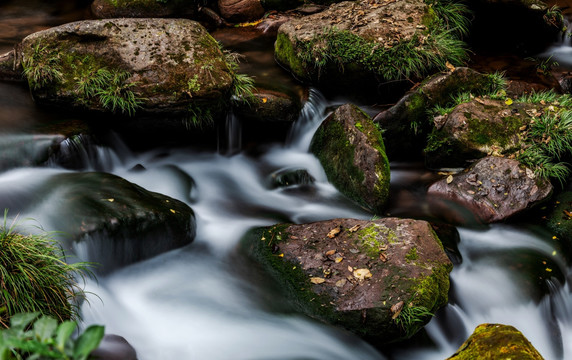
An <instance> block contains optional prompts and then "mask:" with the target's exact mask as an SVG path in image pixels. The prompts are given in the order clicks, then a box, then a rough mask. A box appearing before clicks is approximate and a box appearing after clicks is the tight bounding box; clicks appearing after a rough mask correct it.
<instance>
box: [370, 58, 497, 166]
mask: <svg viewBox="0 0 572 360" xmlns="http://www.w3.org/2000/svg"><path fill="white" fill-rule="evenodd" d="M493 86H494V84H493V83H492V79H491V76H490V75H488V74H481V73H479V72H477V71H474V70H472V69H469V68H466V67H457V68H455V69H454V70H453V71H451V72H447V73H441V74H436V75H434V76H431V77H429V78H428V79H426V80H425V81H424V82H423V83H422V84H421V85H420V86H419V87H418V88H416V89H415V90H412V91H410V92H409V93H407V94H406V95H405V96H404V97H403V98H401V100H399V101H398V102H397V104H395V105H394V106H392V107H391V108H389V109H387V110H385V111H383V112H381V113H379V114H377V115H376V116H375V117H374V119H373V121H374V122H376V123H379V125H380V126H381V128H382V129H384V140H385V141H386V147H387V152H388V155H389V156H390V157H391V158H392V159H394V158H406V157H407V156H410V155H413V154H415V153H419V152H420V150H421V149H422V148H423V146H424V144H425V136H426V135H427V133H428V132H429V131H430V130H431V128H432V126H431V125H430V124H431V121H430V119H429V118H428V115H427V109H431V108H432V107H434V106H436V105H441V106H445V105H446V104H447V103H449V102H450V101H451V99H452V97H453V96H455V95H457V94H459V93H462V92H474V93H477V94H478V93H480V92H482V91H487V89H490V88H492V87H493ZM403 149H408V151H403Z"/></svg>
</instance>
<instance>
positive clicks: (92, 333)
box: [73, 325, 104, 360]
mask: <svg viewBox="0 0 572 360" xmlns="http://www.w3.org/2000/svg"><path fill="white" fill-rule="evenodd" d="M103 334H104V327H103V326H100V325H91V326H90V327H88V328H87V329H86V330H85V332H84V333H83V334H81V336H80V337H79V338H78V339H77V341H76V343H75V347H74V351H73V356H74V358H75V359H77V360H86V359H87V357H88V356H89V354H90V353H91V352H92V351H93V350H95V349H96V348H97V346H98V345H99V343H100V342H101V339H102V338H103Z"/></svg>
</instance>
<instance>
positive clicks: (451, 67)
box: [445, 61, 455, 71]
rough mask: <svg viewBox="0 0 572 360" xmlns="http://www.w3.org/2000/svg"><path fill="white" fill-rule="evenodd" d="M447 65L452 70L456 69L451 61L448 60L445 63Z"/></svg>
mask: <svg viewBox="0 0 572 360" xmlns="http://www.w3.org/2000/svg"><path fill="white" fill-rule="evenodd" d="M445 66H446V67H447V69H449V70H450V71H453V70H455V67H454V66H453V65H452V64H451V63H450V62H448V61H447V62H446V63H445Z"/></svg>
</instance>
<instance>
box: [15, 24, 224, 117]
mask: <svg viewBox="0 0 572 360" xmlns="http://www.w3.org/2000/svg"><path fill="white" fill-rule="evenodd" d="M21 51H22V64H23V67H24V74H25V75H26V77H27V79H28V82H29V84H30V88H31V91H32V94H33V96H34V98H35V99H36V101H38V102H40V103H48V104H55V105H62V106H67V107H77V108H81V109H90V110H99V111H108V112H114V113H122V114H128V115H132V114H133V113H135V112H140V111H142V112H152V113H161V112H166V113H181V114H183V115H184V116H185V117H186V118H187V119H188V121H189V122H191V123H201V122H206V121H208V120H210V119H212V118H213V117H214V116H215V114H216V113H217V112H220V110H222V109H221V108H222V107H223V105H225V104H226V102H227V100H228V99H229V98H230V92H231V87H232V84H233V75H234V73H233V71H232V69H231V68H232V66H230V65H229V63H228V61H227V59H226V58H225V56H224V54H223V52H222V51H221V49H220V47H219V44H218V43H217V42H216V40H214V39H213V38H212V37H211V36H210V35H209V34H208V32H207V31H206V29H205V28H204V27H203V26H202V25H200V24H199V23H197V22H194V21H191V20H185V19H108V20H87V21H79V22H74V23H69V24H65V25H61V26H58V27H55V28H51V29H48V30H44V31H40V32H37V33H34V34H32V35H29V36H28V37H26V38H25V39H24V40H23V41H22V46H21Z"/></svg>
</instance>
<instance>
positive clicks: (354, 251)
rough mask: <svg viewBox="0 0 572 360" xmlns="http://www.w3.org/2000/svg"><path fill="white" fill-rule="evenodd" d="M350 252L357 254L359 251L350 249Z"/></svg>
mask: <svg viewBox="0 0 572 360" xmlns="http://www.w3.org/2000/svg"><path fill="white" fill-rule="evenodd" d="M350 252H351V253H352V254H357V253H358V252H359V250H358V249H350Z"/></svg>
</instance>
